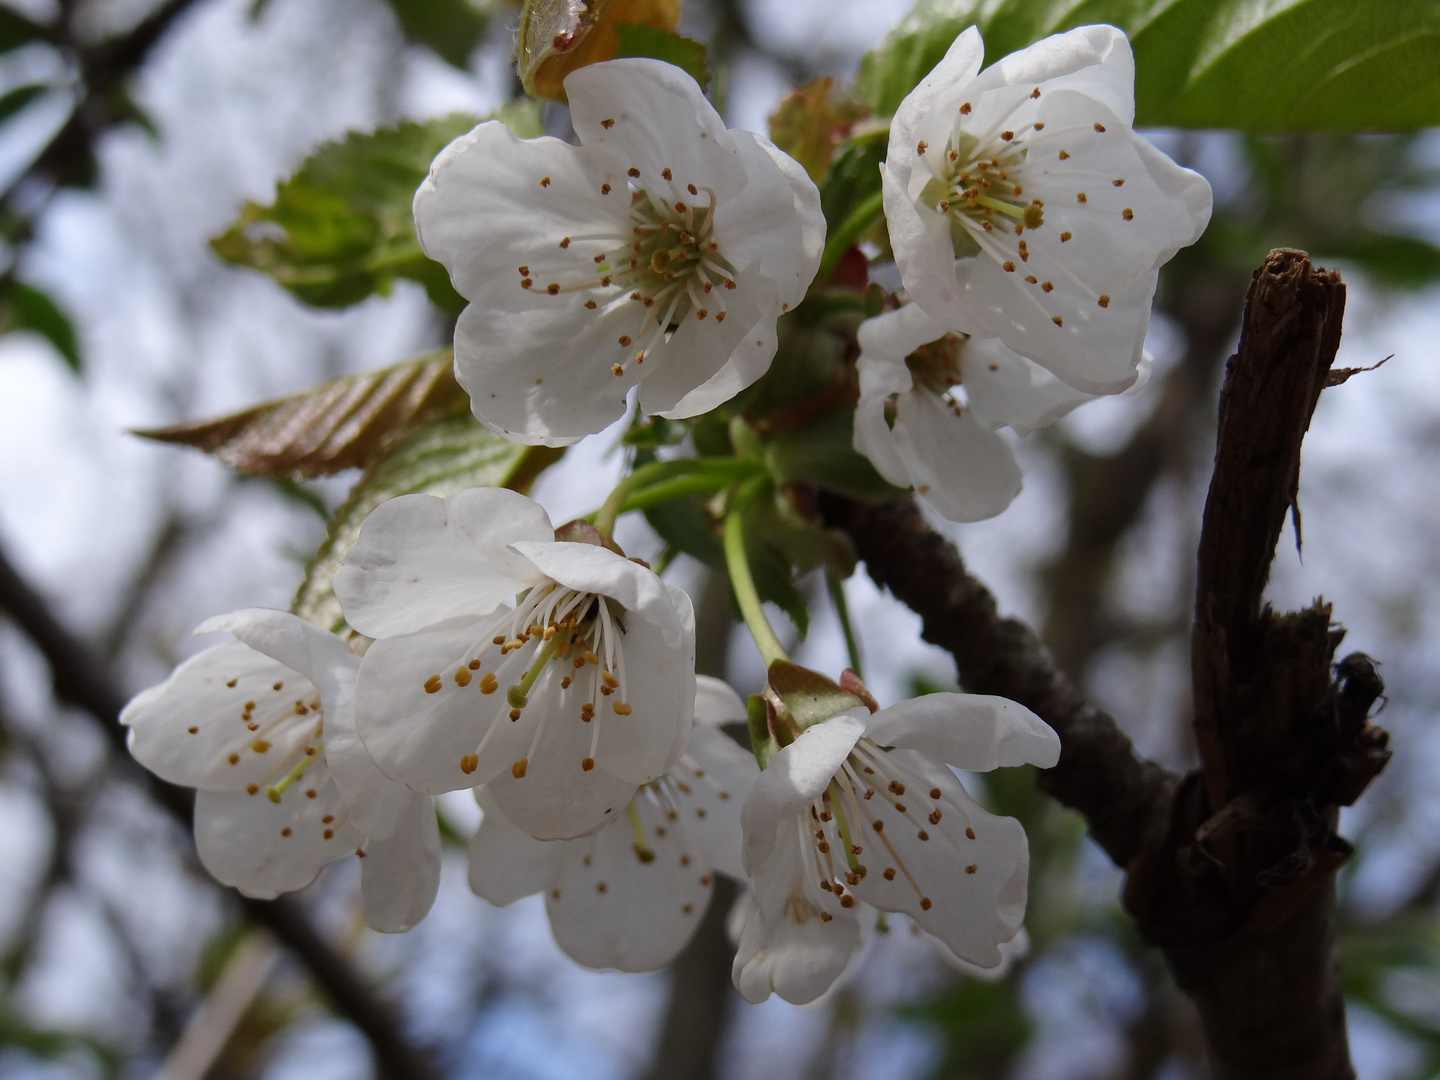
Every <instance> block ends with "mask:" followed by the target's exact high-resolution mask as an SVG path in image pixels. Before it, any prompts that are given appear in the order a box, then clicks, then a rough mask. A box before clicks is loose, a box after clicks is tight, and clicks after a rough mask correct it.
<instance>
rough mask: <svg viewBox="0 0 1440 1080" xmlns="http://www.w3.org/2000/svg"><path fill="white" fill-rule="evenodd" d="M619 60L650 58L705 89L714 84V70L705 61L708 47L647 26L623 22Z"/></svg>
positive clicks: (618, 34) (617, 49)
mask: <svg viewBox="0 0 1440 1080" xmlns="http://www.w3.org/2000/svg"><path fill="white" fill-rule="evenodd" d="M615 38H616V45H615V52H614V56H615V58H616V59H621V58H623V57H629V56H648V57H652V58H653V59H655V60H664V61H665V62H666V63H667V64H674V65H675V66H676V67H678V68H679V69H680V70H682V71H684V72H685V73H686V74H688V75H689V76H690V77H691V78H692V79H694V80H695V81H696V82H697V83H699V84H700V85H701V86H702V87H703V86H706V85H707V84H708V83H709V82H710V68H709V65H708V64H707V63H706V59H705V46H704V45H703V44H701V43H700V42H698V41H696V40H695V39H694V38H689V37H684V36H683V35H681V34H677V33H675V32H674V31H673V30H665V29H662V28H660V27H656V26H647V25H646V24H644V23H637V22H622V23H617V24H616V26H615Z"/></svg>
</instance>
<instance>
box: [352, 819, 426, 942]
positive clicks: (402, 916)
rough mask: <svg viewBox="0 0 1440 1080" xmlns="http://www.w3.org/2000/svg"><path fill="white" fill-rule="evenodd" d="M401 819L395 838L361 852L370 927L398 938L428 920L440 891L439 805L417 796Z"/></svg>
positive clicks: (395, 827) (369, 845) (392, 835)
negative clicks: (436, 820)
mask: <svg viewBox="0 0 1440 1080" xmlns="http://www.w3.org/2000/svg"><path fill="white" fill-rule="evenodd" d="M407 794H408V797H407V799H406V801H405V803H404V805H403V806H402V807H401V808H400V812H399V813H398V814H397V815H396V817H395V821H394V824H393V826H392V830H391V832H390V834H389V835H388V836H386V837H384V838H383V839H380V840H375V839H372V840H370V841H369V842H368V843H366V844H364V845H363V846H362V848H361V850H363V851H364V852H365V858H364V859H362V860H361V862H360V890H361V896H362V898H363V900H364V905H365V922H366V923H368V924H369V926H370V928H371V929H373V930H379V931H381V932H383V933H387V934H398V933H402V932H403V931H406V930H409V929H410V928H411V927H412V926H414V925H415V924H416V923H418V922H419V921H420V920H421V919H423V918H424V917H425V916H426V914H428V913H429V911H430V905H431V904H433V903H434V902H435V894H436V892H437V891H438V890H439V888H440V829H439V827H438V826H437V825H436V822H435V804H434V802H433V801H432V800H431V798H430V796H428V795H420V794H418V793H416V792H409V793H407Z"/></svg>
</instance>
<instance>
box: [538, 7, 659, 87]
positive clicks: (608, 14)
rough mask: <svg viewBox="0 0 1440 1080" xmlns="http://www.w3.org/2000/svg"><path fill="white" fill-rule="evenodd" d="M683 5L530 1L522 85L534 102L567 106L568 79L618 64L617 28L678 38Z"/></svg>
mask: <svg viewBox="0 0 1440 1080" xmlns="http://www.w3.org/2000/svg"><path fill="white" fill-rule="evenodd" d="M679 21H680V0H526V3H525V8H524V10H523V11H522V12H521V14H520V41H519V44H518V46H517V52H518V62H519V65H520V81H521V82H522V83H523V84H524V86H525V92H526V93H527V94H529V95H530V96H531V97H537V98H545V99H546V100H549V101H558V102H561V103H562V104H563V103H565V102H566V97H565V85H564V84H565V76H567V75H569V74H570V73H571V72H572V71H574V70H575V69H576V68H581V67H584V66H585V65H587V64H594V63H598V62H599V61H601V60H610V59H612V58H613V57H614V56H615V54H616V51H617V50H618V49H619V44H620V43H619V40H618V38H617V37H616V34H615V26H616V24H617V23H640V24H642V25H644V26H649V27H653V28H655V29H657V30H665V31H669V32H673V31H674V30H675V26H676V24H677V23H678V22H679Z"/></svg>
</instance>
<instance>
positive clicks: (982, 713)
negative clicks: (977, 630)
mask: <svg viewBox="0 0 1440 1080" xmlns="http://www.w3.org/2000/svg"><path fill="white" fill-rule="evenodd" d="M865 736H866V738H869V739H873V740H874V741H875V742H877V743H879V744H880V745H881V746H902V747H908V748H910V749H912V750H918V751H919V752H920V753H922V754H924V755H925V756H926V757H928V758H932V759H934V760H935V761H943V762H945V763H946V764H947V765H954V766H955V767H956V768H957V769H969V770H972V771H974V772H988V771H990V770H991V769H995V768H1000V767H1002V766H1008V765H1038V766H1039V767H1040V768H1042V769H1048V768H1050V767H1051V766H1052V765H1054V764H1055V762H1057V761H1058V760H1060V738H1059V736H1057V735H1056V734H1055V732H1054V730H1053V729H1052V728H1051V727H1050V725H1048V724H1046V723H1045V721H1043V720H1041V719H1040V718H1039V717H1038V716H1036V715H1035V714H1034V713H1033V712H1031V711H1030V710H1029V709H1027V708H1025V706H1024V705H1020V704H1018V703H1016V702H1014V701H1010V700H1009V699H1008V698H1002V697H992V696H990V695H985V694H925V695H924V696H922V697H918V698H911V699H909V700H907V701H901V702H897V703H896V704H894V705H891V706H889V707H888V708H885V709H881V710H880V711H879V712H877V713H875V714H874V715H873V716H867V717H865ZM767 771H768V770H767Z"/></svg>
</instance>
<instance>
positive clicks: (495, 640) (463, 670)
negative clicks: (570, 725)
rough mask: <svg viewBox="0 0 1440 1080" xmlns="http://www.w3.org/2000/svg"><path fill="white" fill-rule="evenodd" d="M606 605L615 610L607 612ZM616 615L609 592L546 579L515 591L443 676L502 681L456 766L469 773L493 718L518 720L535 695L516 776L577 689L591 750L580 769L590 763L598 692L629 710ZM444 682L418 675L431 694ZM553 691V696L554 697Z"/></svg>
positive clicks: (459, 684)
mask: <svg viewBox="0 0 1440 1080" xmlns="http://www.w3.org/2000/svg"><path fill="white" fill-rule="evenodd" d="M612 606H613V607H615V608H616V609H617V610H614V611H612ZM621 614H623V611H621V610H619V609H618V605H617V604H615V601H613V600H611V599H610V598H609V597H606V596H602V595H600V594H598V593H589V592H580V591H577V590H575V589H569V588H566V587H565V586H563V585H560V584H559V583H557V582H554V581H547V582H544V583H543V584H540V585H537V586H535V587H534V588H533V589H531V590H529V591H528V592H527V593H525V594H524V595H522V596H521V597H520V599H519V601H518V602H517V603H516V605H515V608H514V609H513V610H512V611H508V612H505V613H503V614H502V615H501V616H500V617H499V619H498V620H497V621H496V622H494V623H492V624H491V625H490V626H488V627H487V628H486V629H485V631H484V633H483V636H482V637H481V638H480V640H479V641H477V642H476V643H475V644H474V645H472V646H471V647H470V648H469V649H468V650H466V651H465V653H464V654H462V655H461V656H460V658H459V660H458V661H457V663H456V667H455V670H454V673H453V674H452V675H451V677H450V679H449V680H448V681H449V682H451V683H453V686H454V688H455V689H464V688H465V687H468V686H469V685H470V684H471V683H472V682H473V683H475V684H476V685H477V687H478V689H479V692H480V694H481V696H483V697H487V698H488V697H489V696H490V695H492V694H494V693H495V692H496V691H497V690H499V689H500V687H501V686H502V685H504V686H505V687H506V689H505V694H504V697H503V699H500V700H499V701H497V702H496V706H495V708H496V710H497V711H496V715H495V717H494V718H493V720H492V721H491V723H490V725H489V726H488V728H487V730H486V732H485V734H484V736H483V737H482V738H481V740H480V743H479V745H478V746H476V748H475V750H474V751H473V752H472V753H468V754H464V755H462V756H461V758H460V771H461V772H463V773H464V774H466V775H467V776H468V775H469V774H471V773H473V772H475V770H476V769H477V768H479V766H480V759H481V756H482V755H483V754H484V753H485V748H486V745H487V744H488V743H489V741H490V738H491V736H492V735H494V733H495V732H496V731H498V730H500V729H501V724H500V720H501V719H503V718H508V719H509V721H510V722H511V723H516V722H518V721H519V720H520V718H521V717H522V716H523V715H524V712H525V710H526V708H528V707H531V705H532V699H535V700H534V708H535V710H536V711H537V713H538V716H537V717H536V720H535V730H534V733H533V735H532V737H531V740H530V748H529V750H528V751H527V753H526V755H525V756H524V757H522V758H519V759H517V760H516V761H514V762H512V763H511V765H510V775H511V776H513V777H514V778H515V779H517V780H519V779H523V778H524V776H525V774H526V771H527V770H528V767H529V761H530V758H531V757H533V756H534V755H535V751H536V749H537V748H538V747H539V745H540V740H541V736H542V735H543V733H544V731H545V728H546V725H547V723H548V722H549V721H550V720H551V718H552V717H553V716H555V715H557V714H558V713H560V712H561V711H562V710H563V709H564V708H565V706H566V705H567V704H569V703H571V702H573V701H574V699H575V696H577V695H578V696H579V697H580V698H581V699H582V702H581V705H580V710H579V717H580V721H581V722H582V723H585V724H593V727H592V730H591V738H590V752H589V754H588V755H586V756H585V757H584V758H583V759H582V760H581V762H580V768H581V770H582V771H584V772H589V771H590V770H591V769H593V768H594V767H595V751H596V748H597V746H598V745H599V740H600V724H599V723H594V721H595V720H596V716H597V712H596V701H597V699H599V700H600V701H604V700H605V699H607V698H612V699H613V700H612V701H611V702H610V708H611V711H613V712H614V713H615V715H616V716H629V715H630V713H631V708H630V705H629V704H628V702H627V700H626V697H627V694H626V671H625V664H624V649H623V644H624V627H623V624H622V623H621V620H620V615H621ZM446 683H447V680H446V679H445V678H443V677H442V676H441V675H439V674H438V673H436V674H434V675H431V676H430V677H429V678H428V679H426V680H425V683H424V686H423V689H424V691H425V693H427V694H437V693H439V692H440V691H441V690H443V689H445V688H446ZM557 697H558V699H559V700H558V702H556V701H555V700H554V699H555V698H557Z"/></svg>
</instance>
